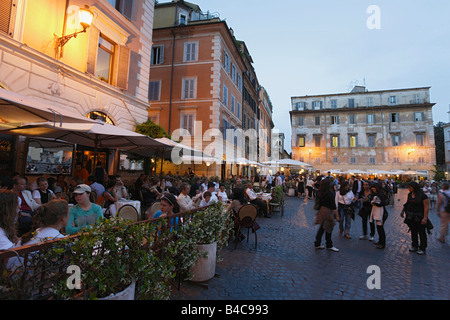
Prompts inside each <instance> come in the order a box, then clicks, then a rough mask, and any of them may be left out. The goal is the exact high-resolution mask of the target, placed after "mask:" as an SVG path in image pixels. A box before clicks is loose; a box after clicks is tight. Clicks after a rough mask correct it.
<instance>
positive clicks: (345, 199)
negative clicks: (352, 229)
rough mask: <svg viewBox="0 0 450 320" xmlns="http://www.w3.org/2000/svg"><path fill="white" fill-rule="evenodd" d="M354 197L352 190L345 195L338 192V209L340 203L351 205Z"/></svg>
mask: <svg viewBox="0 0 450 320" xmlns="http://www.w3.org/2000/svg"><path fill="white" fill-rule="evenodd" d="M354 197H355V195H354V194H353V191H351V190H350V191H349V192H347V193H346V194H345V195H341V192H340V191H338V192H336V207H338V205H339V203H342V204H347V205H348V204H351V203H352V200H353V198H354Z"/></svg>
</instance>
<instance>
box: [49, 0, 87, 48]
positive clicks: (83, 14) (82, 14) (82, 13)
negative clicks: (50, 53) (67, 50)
mask: <svg viewBox="0 0 450 320" xmlns="http://www.w3.org/2000/svg"><path fill="white" fill-rule="evenodd" d="M79 18H80V24H81V26H82V27H83V30H81V31H77V32H75V33H72V34H69V35H67V36H62V37H59V38H58V39H57V40H56V47H57V48H62V47H63V46H64V45H65V44H66V43H67V42H68V41H69V40H70V39H72V38H76V37H77V35H78V34H79V33H83V32H86V29H87V28H89V27H90V26H91V23H92V19H93V18H94V14H93V13H92V12H91V11H89V10H88V9H84V8H80V9H79Z"/></svg>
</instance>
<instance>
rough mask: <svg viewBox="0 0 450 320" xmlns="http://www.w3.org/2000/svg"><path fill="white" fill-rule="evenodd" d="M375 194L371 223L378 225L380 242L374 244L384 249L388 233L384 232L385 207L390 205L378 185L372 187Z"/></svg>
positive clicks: (372, 202)
mask: <svg viewBox="0 0 450 320" xmlns="http://www.w3.org/2000/svg"><path fill="white" fill-rule="evenodd" d="M370 188H371V189H372V193H373V199H372V201H371V204H372V211H371V212H370V220H369V221H370V222H371V223H374V224H376V226H377V233H378V241H377V242H374V244H375V245H376V246H377V249H384V248H385V247H386V233H385V231H384V221H385V218H386V216H385V214H384V212H385V210H386V208H385V206H386V205H387V204H388V200H387V196H386V193H385V192H384V191H383V189H382V186H381V185H380V184H379V183H377V184H373V185H372V186H371V187H370Z"/></svg>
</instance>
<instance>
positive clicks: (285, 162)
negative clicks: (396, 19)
mask: <svg viewBox="0 0 450 320" xmlns="http://www.w3.org/2000/svg"><path fill="white" fill-rule="evenodd" d="M263 164H265V165H270V166H277V167H312V165H310V164H307V163H305V162H301V161H297V160H293V159H280V160H272V161H267V162H264V163H263Z"/></svg>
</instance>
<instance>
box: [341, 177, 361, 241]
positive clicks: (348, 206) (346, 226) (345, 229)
mask: <svg viewBox="0 0 450 320" xmlns="http://www.w3.org/2000/svg"><path fill="white" fill-rule="evenodd" d="M355 200H356V197H355V195H354V194H353V191H351V190H350V185H349V183H348V182H347V181H344V182H342V185H341V186H340V188H339V190H338V191H337V192H336V207H337V209H338V212H339V219H340V221H339V234H342V233H344V237H345V238H347V239H351V238H352V237H351V236H350V234H349V232H350V227H351V224H352V222H351V221H352V219H354V210H353V208H352V204H353V202H354V201H355Z"/></svg>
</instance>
